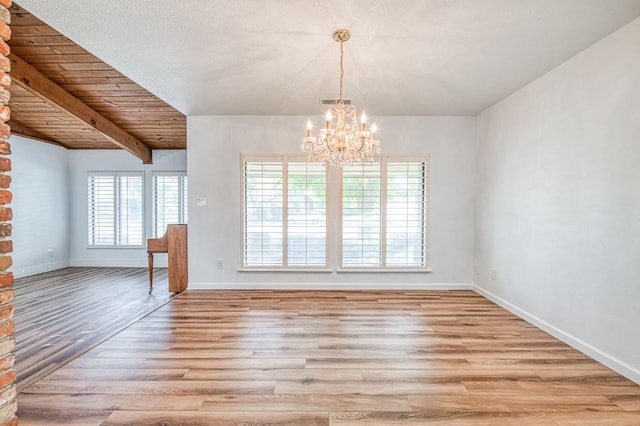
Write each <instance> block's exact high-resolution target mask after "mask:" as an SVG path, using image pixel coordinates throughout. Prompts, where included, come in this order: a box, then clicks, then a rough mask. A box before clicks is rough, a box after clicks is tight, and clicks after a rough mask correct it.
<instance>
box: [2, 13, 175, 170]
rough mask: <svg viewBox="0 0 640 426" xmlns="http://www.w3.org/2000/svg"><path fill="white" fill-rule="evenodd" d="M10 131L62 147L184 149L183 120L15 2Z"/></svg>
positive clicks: (147, 157)
mask: <svg viewBox="0 0 640 426" xmlns="http://www.w3.org/2000/svg"><path fill="white" fill-rule="evenodd" d="M11 30H12V35H11V40H10V41H9V46H10V48H11V54H10V56H9V57H10V59H11V61H12V64H11V66H12V70H11V74H12V79H13V83H12V85H11V88H10V92H11V100H10V102H9V105H10V107H11V120H10V122H9V125H10V126H11V129H12V132H13V133H14V134H18V135H21V136H25V137H28V138H31V139H36V140H41V141H44V142H49V143H54V144H56V145H60V146H64V147H65V148H68V149H114V148H116V149H117V148H124V149H127V150H128V151H130V152H131V153H133V154H134V155H136V156H137V157H139V158H140V159H142V160H143V162H144V163H150V162H151V151H150V150H151V149H186V147H187V143H186V117H185V116H184V115H183V114H181V113H180V112H178V111H177V110H176V109H174V108H173V107H171V106H169V105H168V104H166V103H165V102H163V101H162V100H161V99H158V98H157V97H156V96H154V95H153V94H151V93H149V92H148V91H147V90H145V89H143V88H142V87H140V86H139V85H137V84H136V83H134V82H133V81H131V80H130V79H129V78H127V77H125V76H124V75H122V74H121V73H120V72H118V71H117V70H115V69H114V68H112V67H111V66H109V65H108V64H105V63H104V62H102V61H101V60H100V59H98V58H96V57H95V56H94V55H92V54H91V53H89V52H87V51H86V50H85V49H83V48H82V47H80V46H78V45H77V44H75V43H74V42H73V41H71V40H69V39H68V38H66V37H65V36H64V35H62V34H60V33H59V32H57V31H56V30H55V29H53V28H51V27H50V26H49V25H47V24H45V23H44V22H42V21H41V20H39V19H38V18H36V17H35V16H33V15H32V14H30V13H29V12H28V11H26V10H25V9H23V8H21V7H20V6H18V5H17V4H15V3H14V4H13V5H12V6H11Z"/></svg>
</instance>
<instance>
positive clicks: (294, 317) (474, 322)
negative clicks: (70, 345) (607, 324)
mask: <svg viewBox="0 0 640 426" xmlns="http://www.w3.org/2000/svg"><path fill="white" fill-rule="evenodd" d="M18 407H19V416H20V423H21V425H40V424H47V425H54V424H67V425H87V426H88V425H159V424H162V425H247V424H251V425H296V426H305V425H333V426H361V425H385V426H386V425H403V426H406V425H447V426H450V425H472V426H484V425H486V426H497V425H518V426H522V425H524V426H527V425H535V426H545V425H548V426H564V425H578V424H580V425H582V424H584V425H640V386H638V385H637V384H635V383H633V382H631V381H629V380H627V379H625V378H624V377H622V376H620V375H618V374H617V373H615V372H613V371H611V370H610V369H608V368H606V367H604V366H603V365H601V364H599V363H597V362H595V361H593V360H591V359H589V358H588V357H586V356H585V355H583V354H581V353H579V352H577V351H576V350H574V349H572V348H570V347H569V346H567V345H565V344H564V343H562V342H559V341H558V340H556V339H555V338H553V337H551V336H549V335H547V334H546V333H544V332H542V331H541V330H539V329H537V328H535V327H533V326H532V325H530V324H528V323H526V322H525V321H523V320H521V319H519V318H517V317H515V316H513V315H512V314H510V313H509V312H507V311H505V310H503V309H502V308H500V307H498V306H496V305H495V304H493V303H491V302H490V301H488V300H486V299H484V298H483V297H481V296H479V295H477V294H476V293H473V292H471V291H424V292H420V291H361V292H360V291H345V292H340V291H209V290H192V291H186V292H184V293H181V294H180V295H178V296H177V297H175V298H173V299H172V300H171V301H170V302H169V303H167V304H166V305H164V306H162V307H161V308H159V309H157V310H155V311H154V312H153V313H151V314H150V315H148V316H145V317H144V318H142V319H140V320H139V321H137V322H135V323H134V324H132V325H130V326H129V327H127V328H126V329H124V330H123V331H121V332H120V333H118V334H117V335H115V336H113V337H112V338H110V339H108V340H107V341H105V342H103V343H102V344H100V345H98V346H96V347H94V348H93V349H91V350H89V351H87V352H86V353H84V354H83V355H82V356H80V357H78V358H77V359H75V360H73V361H71V362H69V363H68V364H66V365H64V366H63V367H61V368H59V369H57V370H56V371H54V372H52V373H51V374H49V375H48V376H47V377H44V378H41V379H39V380H37V381H36V382H33V383H31V384H30V385H29V386H27V387H25V388H23V389H22V391H21V392H20V394H19V395H18Z"/></svg>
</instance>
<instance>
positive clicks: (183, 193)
mask: <svg viewBox="0 0 640 426" xmlns="http://www.w3.org/2000/svg"><path fill="white" fill-rule="evenodd" d="M152 200H153V203H152V204H153V212H152V231H151V232H152V234H153V238H158V237H161V236H163V235H164V233H165V232H166V230H167V225H168V224H170V223H187V174H186V172H154V173H153V176H152Z"/></svg>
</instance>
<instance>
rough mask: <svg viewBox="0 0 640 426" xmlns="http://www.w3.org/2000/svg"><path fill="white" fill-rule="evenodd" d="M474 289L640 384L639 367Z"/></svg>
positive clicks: (501, 300)
mask: <svg viewBox="0 0 640 426" xmlns="http://www.w3.org/2000/svg"><path fill="white" fill-rule="evenodd" d="M473 290H474V291H475V292H476V293H478V294H480V295H481V296H484V297H486V298H487V299H489V300H491V301H492V302H494V303H496V304H498V305H500V306H502V307H503V308H505V309H506V310H508V311H509V312H511V313H513V314H514V315H517V316H519V317H520V318H522V319H524V320H525V321H527V322H529V323H531V324H533V325H535V326H536V327H538V328H540V329H542V330H544V331H546V332H547V333H549V334H550V335H552V336H553V337H555V338H557V339H559V340H561V341H563V342H564V343H566V344H568V345H569V346H572V347H573V348H575V349H577V350H579V351H580V352H582V353H584V354H585V355H587V356H589V357H591V358H593V359H595V360H596V361H598V362H600V363H602V364H604V365H606V366H607V367H609V368H611V369H612V370H614V371H616V372H617V373H619V374H621V375H623V376H625V377H626V378H628V379H629V380H632V381H634V382H635V383H638V384H640V370H638V369H637V368H635V367H633V366H631V365H629V364H627V363H626V362H624V361H621V360H619V359H617V358H616V357H614V356H611V355H610V354H608V353H606V352H604V351H602V350H600V349H598V348H595V347H593V346H591V345H590V344H588V343H586V342H584V341H582V340H580V339H578V338H577V337H575V336H573V335H571V334H569V333H567V332H565V331H563V330H561V329H559V328H557V327H555V326H554V325H552V324H549V323H548V322H546V321H544V320H542V319H540V318H538V317H537V316H535V315H532V314H530V313H529V312H527V311H525V310H524V309H520V308H519V307H517V306H515V305H513V304H512V303H510V302H507V301H506V300H504V299H502V298H501V297H498V296H496V295H495V294H493V293H491V292H489V291H487V290H485V289H483V288H481V287H478V286H477V285H473Z"/></svg>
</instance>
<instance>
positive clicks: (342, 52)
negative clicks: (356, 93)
mask: <svg viewBox="0 0 640 426" xmlns="http://www.w3.org/2000/svg"><path fill="white" fill-rule="evenodd" d="M343 58H344V42H343V41H342V40H340V92H339V97H338V103H341V104H343V103H344V101H343V100H342V79H343V77H344V67H343V65H342V60H343Z"/></svg>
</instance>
